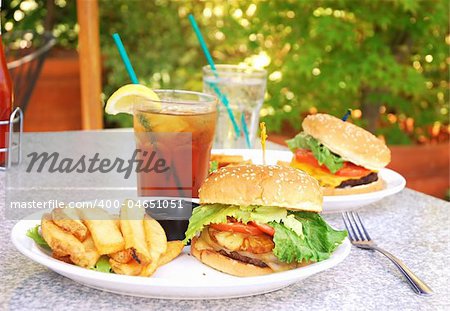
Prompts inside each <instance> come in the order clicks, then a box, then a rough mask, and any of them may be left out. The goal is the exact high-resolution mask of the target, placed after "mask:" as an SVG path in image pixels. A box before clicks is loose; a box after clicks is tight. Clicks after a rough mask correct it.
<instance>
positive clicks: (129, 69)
mask: <svg viewBox="0 0 450 311" xmlns="http://www.w3.org/2000/svg"><path fill="white" fill-rule="evenodd" d="M112 37H113V39H114V42H115V43H116V46H117V49H118V50H119V54H120V57H121V58H122V61H123V63H124V64H125V68H126V69H127V72H128V75H129V76H130V79H131V82H132V83H133V84H139V80H138V78H137V77H136V73H135V72H134V69H133V66H132V65H131V62H130V59H129V58H128V54H127V51H126V50H125V47H124V46H123V43H122V40H121V39H120V36H119V34H118V33H115V34H113V35H112Z"/></svg>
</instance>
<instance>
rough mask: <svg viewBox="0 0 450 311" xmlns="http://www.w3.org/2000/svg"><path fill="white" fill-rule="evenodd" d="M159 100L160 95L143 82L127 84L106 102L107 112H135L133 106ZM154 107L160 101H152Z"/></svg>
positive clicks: (113, 113)
mask: <svg viewBox="0 0 450 311" xmlns="http://www.w3.org/2000/svg"><path fill="white" fill-rule="evenodd" d="M155 100H156V101H159V100H160V99H159V97H158V95H157V94H156V93H155V92H153V91H152V90H151V89H149V88H148V87H146V86H145V85H142V84H127V85H124V86H122V87H121V88H119V89H118V90H117V91H115V92H114V93H113V94H112V95H111V97H110V98H109V99H108V101H107V102H106V107H105V112H106V113H108V114H112V115H115V114H118V113H128V114H133V106H134V105H135V104H138V103H143V102H144V103H145V102H148V101H155ZM152 105H153V106H152V107H153V108H158V107H155V106H156V105H159V106H161V105H160V104H159V103H155V102H152Z"/></svg>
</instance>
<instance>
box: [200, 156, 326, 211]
mask: <svg viewBox="0 0 450 311" xmlns="http://www.w3.org/2000/svg"><path fill="white" fill-rule="evenodd" d="M199 198H200V204H212V203H220V204H228V205H243V206H248V205H262V206H277V207H284V208H286V209H289V210H304V211H311V212H321V211H322V192H321V189H320V186H319V183H318V182H317V180H315V179H314V178H312V177H311V176H309V175H308V174H306V173H304V172H303V171H301V170H297V169H295V168H292V167H284V166H277V165H251V164H249V165H242V166H233V167H223V168H221V169H219V170H218V171H216V172H215V173H213V174H212V175H211V176H209V177H208V178H207V179H206V181H205V182H204V184H203V185H202V187H201V188H200V190H199Z"/></svg>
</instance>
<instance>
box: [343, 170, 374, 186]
mask: <svg viewBox="0 0 450 311" xmlns="http://www.w3.org/2000/svg"><path fill="white" fill-rule="evenodd" d="M377 180H378V174H377V173H375V172H373V173H370V174H369V175H367V176H364V177H361V178H359V179H349V180H344V181H343V182H341V184H340V185H339V186H337V187H336V188H346V187H355V186H361V185H367V184H370V183H373V182H374V181H377Z"/></svg>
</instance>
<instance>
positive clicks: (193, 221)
mask: <svg viewBox="0 0 450 311" xmlns="http://www.w3.org/2000/svg"><path fill="white" fill-rule="evenodd" d="M228 216H230V217H234V218H236V219H237V220H238V221H241V222H243V223H247V222H249V221H256V222H260V223H269V222H272V221H280V220H281V219H283V218H285V217H286V216H287V211H286V209H284V208H281V207H271V206H237V205H222V204H208V205H201V206H199V207H196V208H195V209H194V210H193V212H192V216H191V218H190V219H189V226H188V229H187V231H186V238H185V239H184V241H183V242H184V243H187V242H188V241H189V240H190V239H192V238H193V237H194V235H195V234H197V233H198V232H201V231H202V230H203V228H204V227H205V226H207V225H209V224H220V223H226V222H227V217H228Z"/></svg>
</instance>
